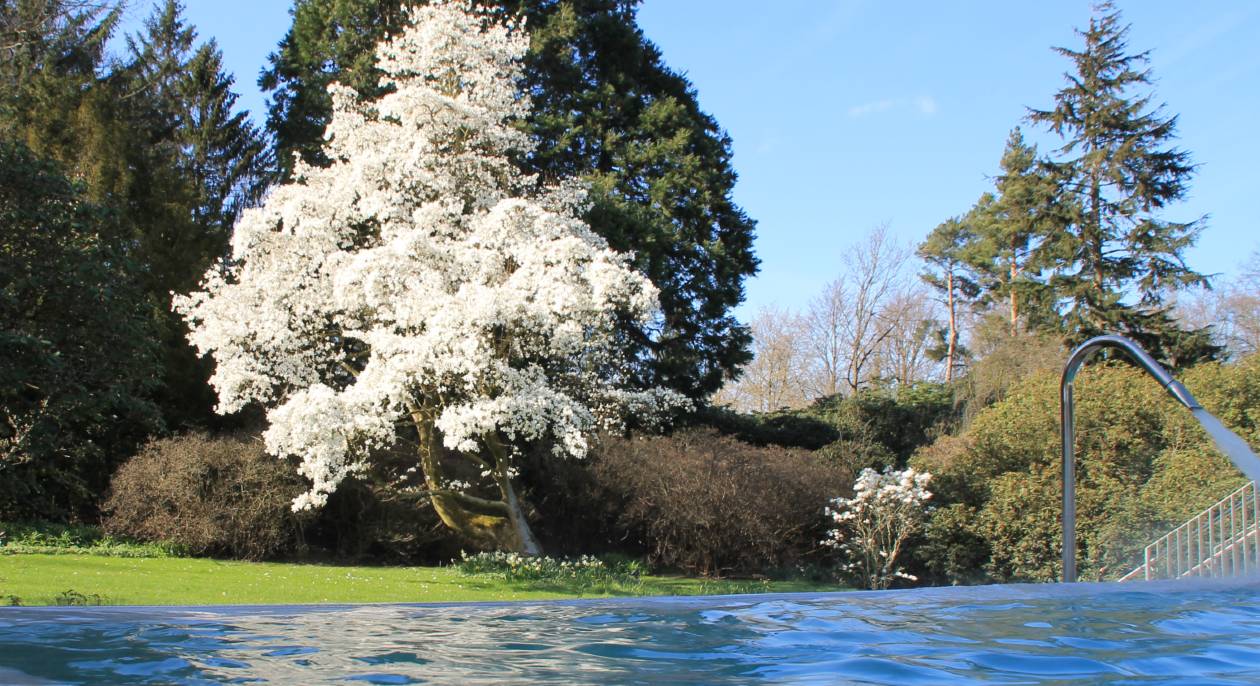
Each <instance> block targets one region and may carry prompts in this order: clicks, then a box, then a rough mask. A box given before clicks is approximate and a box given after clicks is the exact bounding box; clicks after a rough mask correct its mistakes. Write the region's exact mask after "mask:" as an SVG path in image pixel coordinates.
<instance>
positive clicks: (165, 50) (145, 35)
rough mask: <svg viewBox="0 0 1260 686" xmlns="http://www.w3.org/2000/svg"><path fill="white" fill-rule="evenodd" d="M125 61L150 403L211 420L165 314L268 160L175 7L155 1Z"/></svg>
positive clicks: (212, 51) (175, 322)
mask: <svg viewBox="0 0 1260 686" xmlns="http://www.w3.org/2000/svg"><path fill="white" fill-rule="evenodd" d="M128 45H129V48H130V53H131V59H130V61H129V63H128V64H127V65H126V67H125V69H124V70H122V72H121V73H120V75H119V76H118V77H117V78H118V80H119V81H120V82H122V83H123V84H124V86H123V88H124V90H125V91H126V93H127V95H126V97H128V98H129V100H130V107H129V111H130V116H129V119H130V124H131V131H132V135H133V136H134V137H135V138H136V140H137V141H139V142H140V143H141V144H138V145H133V146H132V148H131V150H132V152H131V159H132V165H131V166H132V168H133V169H134V172H133V173H134V174H135V177H136V183H134V184H133V189H134V190H133V192H132V194H131V199H130V206H131V211H132V213H133V215H134V221H135V224H136V228H135V231H136V234H137V238H138V251H137V257H138V259H140V260H141V261H142V262H143V263H144V264H145V265H146V266H147V269H146V271H145V276H146V279H145V283H146V289H147V290H148V291H149V292H150V293H151V294H152V296H153V298H154V300H155V301H156V302H157V303H158V304H159V312H160V313H161V314H159V315H158V320H159V331H160V332H161V335H162V340H163V357H162V381H163V383H162V386H161V389H160V391H159V396H158V399H159V401H160V405H161V406H162V408H163V411H164V412H165V413H166V417H167V420H168V422H169V423H170V424H171V425H172V426H179V425H198V424H204V423H207V422H214V421H215V420H214V419H213V417H214V415H213V413H212V408H213V406H214V397H213V392H212V391H211V389H210V387H209V384H208V383H207V379H208V378H209V375H210V369H209V366H208V363H207V362H204V361H201V360H199V359H198V358H197V356H196V354H195V353H194V351H193V350H192V348H191V347H190V346H189V345H188V342H187V340H186V333H187V329H186V327H185V325H184V324H183V322H182V321H181V320H180V319H179V318H178V317H176V316H175V315H174V313H173V312H171V311H170V308H169V303H170V299H171V294H172V293H175V292H186V291H188V290H190V289H192V288H193V287H194V286H196V284H197V282H198V280H199V278H200V277H201V275H202V274H204V273H205V271H206V269H207V268H208V267H209V266H210V265H211V264H212V263H213V262H215V261H216V260H220V259H222V258H223V257H224V256H225V255H226V253H227V249H228V248H227V245H228V239H229V237H230V235H231V228H232V224H233V223H234V222H235V219H236V216H237V213H238V212H239V210H240V208H241V207H242V206H243V205H244V204H246V203H248V202H249V201H250V200H252V199H253V198H256V197H257V196H258V195H259V193H260V192H261V188H262V184H263V183H264V182H265V180H266V179H267V171H268V162H269V158H268V156H267V154H266V146H265V142H264V138H263V136H262V134H261V132H260V131H258V129H257V128H256V127H255V126H254V125H253V124H252V123H251V122H250V121H249V119H248V115H247V113H245V112H244V111H239V110H237V109H236V106H235V105H236V99H237V96H236V94H235V93H233V92H232V90H231V87H232V83H233V80H232V77H231V76H230V75H227V74H225V73H224V72H223V69H222V55H221V54H220V52H219V49H218V46H217V45H216V44H215V43H214V41H209V42H206V43H204V44H201V45H197V33H196V30H195V28H194V27H192V26H190V25H189V24H187V23H186V22H185V21H184V18H183V7H182V5H181V4H180V3H179V2H177V1H176V0H165V2H163V3H162V4H160V5H158V6H157V7H155V8H154V12H153V14H152V15H151V16H150V17H149V18H148V20H147V21H146V22H145V27H144V30H143V31H142V32H141V33H140V34H139V35H136V36H133V37H130V38H129V40H128Z"/></svg>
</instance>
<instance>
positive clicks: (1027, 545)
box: [912, 356, 1260, 581]
mask: <svg viewBox="0 0 1260 686" xmlns="http://www.w3.org/2000/svg"><path fill="white" fill-rule="evenodd" d="M1058 371H1059V370H1057V369H1054V370H1047V371H1044V372H1041V373H1037V374H1035V375H1033V376H1032V377H1031V378H1029V379H1028V380H1027V381H1026V382H1025V383H1023V384H1022V385H1020V386H1018V387H1017V388H1016V389H1015V390H1013V391H1012V392H1011V393H1010V394H1009V395H1007V396H1006V398H1005V399H1004V400H1002V401H1000V402H998V403H996V404H994V405H992V406H990V407H988V408H987V409H985V410H983V411H982V412H981V413H980V414H979V415H978V416H976V418H975V419H974V420H973V421H972V423H971V425H970V426H969V427H968V429H967V430H966V431H965V432H964V433H963V434H961V435H960V436H957V437H946V438H942V439H941V440H940V441H938V443H937V444H936V445H934V446H932V447H930V448H925V449H924V450H922V451H920V452H919V454H918V455H916V457H915V458H914V459H913V460H912V464H914V465H915V466H916V467H917V468H919V469H927V470H930V471H931V472H932V474H933V475H934V480H933V486H934V488H933V490H934V492H936V493H937V495H938V500H937V502H938V504H940V505H941V506H942V508H943V509H942V510H938V511H937V513H936V514H935V515H934V517H944V518H948V521H950V522H954V523H955V524H956V523H957V522H958V521H959V518H958V516H957V515H958V513H959V512H960V511H964V510H965V511H967V512H971V513H974V516H973V518H971V519H969V520H966V521H968V522H969V523H968V524H967V527H968V531H967V535H965V536H960V535H959V534H958V532H956V531H951V529H950V527H948V526H945V525H944V520H943V522H942V523H941V525H939V526H932V525H929V528H928V530H929V533H930V534H931V535H933V536H938V537H941V538H939V539H934V540H930V541H928V545H927V546H926V547H925V550H932V551H933V554H934V555H936V556H938V557H941V558H945V559H950V558H952V559H953V561H954V563H955V566H954V567H953V569H952V570H950V571H948V574H949V576H947V577H945V578H942V579H940V580H942V581H945V580H953V581H965V580H969V579H970V580H974V579H975V578H977V577H978V576H984V577H985V578H988V579H990V580H992V581H1013V580H1026V581H1050V580H1054V579H1057V578H1058V575H1059V573H1060V561H1059V552H1060V550H1061V522H1060V521H1059V519H1060V512H1061V510H1060V508H1061V497H1062V483H1061V482H1062V472H1061V455H1060V449H1059V441H1058V435H1059V393H1058V391H1059V374H1058ZM1183 381H1184V382H1185V383H1186V385H1187V387H1189V388H1190V389H1191V391H1192V392H1193V393H1194V394H1195V396H1196V397H1197V398H1198V399H1199V401H1200V402H1202V403H1203V405H1204V406H1205V407H1206V408H1207V409H1208V410H1209V411H1210V412H1212V413H1213V414H1216V415H1217V416H1218V417H1220V418H1221V420H1222V421H1223V422H1224V423H1225V424H1226V425H1227V426H1229V427H1230V428H1231V429H1232V430H1234V431H1235V432H1237V433H1238V434H1239V435H1240V436H1242V437H1243V439H1244V440H1246V441H1247V442H1249V443H1250V444H1251V445H1252V446H1253V448H1254V447H1257V446H1260V424H1258V423H1257V418H1256V416H1255V413H1254V412H1253V411H1251V410H1250V409H1249V408H1254V407H1255V406H1256V403H1258V402H1260V358H1257V357H1255V356H1252V357H1250V358H1247V359H1245V360H1243V361H1241V362H1240V363H1237V364H1232V365H1221V364H1217V363H1209V364H1204V365H1200V366H1198V367H1195V368H1193V369H1191V370H1189V371H1188V372H1186V374H1184V376H1183ZM1076 429H1077V431H1076V436H1077V441H1078V442H1077V446H1076V454H1077V456H1078V483H1077V517H1078V537H1079V541H1080V555H1081V561H1080V570H1081V576H1082V578H1085V579H1110V578H1116V577H1118V576H1120V575H1122V574H1124V573H1126V572H1128V571H1129V570H1131V569H1133V567H1135V566H1136V565H1137V564H1138V563H1139V562H1140V556H1141V551H1142V548H1143V547H1144V546H1145V545H1146V544H1147V543H1149V542H1150V541H1151V540H1153V539H1154V538H1156V537H1157V536H1159V535H1162V534H1163V533H1165V532H1166V531H1167V530H1169V529H1171V528H1172V527H1174V526H1177V525H1179V524H1181V523H1182V522H1184V521H1185V520H1186V519H1187V518H1188V517H1190V516H1191V515H1193V514H1196V513H1198V512H1199V511H1201V510H1202V509H1204V508H1206V507H1207V506H1209V505H1211V504H1212V503H1214V502H1215V501H1216V500H1217V499H1219V498H1221V497H1223V496H1225V495H1226V494H1228V493H1229V492H1230V491H1232V490H1233V489H1234V488H1236V487H1238V486H1239V485H1241V483H1242V482H1243V479H1244V477H1242V475H1241V474H1239V473H1238V472H1237V470H1235V469H1234V468H1233V466H1232V465H1231V464H1230V463H1229V461H1228V459H1227V458H1226V457H1224V456H1223V455H1220V454H1219V453H1218V452H1217V451H1216V450H1215V449H1214V448H1213V447H1212V442H1211V440H1210V439H1209V438H1208V437H1207V436H1206V434H1204V433H1203V430H1202V429H1201V428H1200V427H1199V425H1198V423H1197V422H1196V421H1195V419H1194V417H1193V415H1191V414H1190V413H1189V412H1186V410H1185V408H1183V407H1181V406H1180V405H1178V404H1177V403H1175V402H1174V401H1173V400H1171V399H1170V398H1168V397H1167V394H1166V393H1165V391H1164V390H1163V389H1162V388H1160V386H1159V384H1157V383H1154V382H1153V381H1152V380H1151V379H1150V378H1149V377H1148V376H1147V375H1146V374H1145V373H1143V372H1141V371H1139V370H1136V369H1133V368H1130V367H1127V366H1121V365H1107V366H1100V367H1091V368H1089V369H1087V370H1086V372H1085V373H1084V374H1083V375H1082V377H1081V378H1080V380H1079V382H1078V385H1077V389H1076ZM933 532H934V533H933ZM951 540H952V542H950V541H951ZM959 546H963V547H968V546H969V547H971V549H970V550H961V549H959ZM977 552H979V554H977ZM965 560H971V561H972V562H973V563H974V564H975V565H980V568H976V567H971V568H970V569H967V568H965V566H964V565H962V564H961V562H962V561H965ZM937 570H938V571H940V572H945V571H946V570H945V569H944V568H943V566H938V567H937Z"/></svg>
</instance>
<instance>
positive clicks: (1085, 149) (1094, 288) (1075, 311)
mask: <svg viewBox="0 0 1260 686" xmlns="http://www.w3.org/2000/svg"><path fill="white" fill-rule="evenodd" d="M1078 33H1079V35H1080V36H1081V37H1082V38H1083V39H1084V43H1085V45H1084V47H1082V48H1081V49H1080V50H1072V49H1070V48H1055V50H1056V52H1058V53H1059V54H1061V55H1063V56H1065V57H1067V58H1068V59H1069V60H1071V62H1072V67H1073V68H1072V70H1071V71H1070V72H1069V73H1067V74H1066V78H1067V85H1066V86H1065V87H1064V88H1063V89H1062V90H1060V91H1059V92H1058V93H1057V94H1055V98H1054V107H1053V108H1052V109H1049V110H1031V111H1030V113H1029V119H1030V120H1031V121H1032V122H1034V123H1036V124H1040V125H1043V126H1045V127H1047V128H1048V129H1049V130H1050V131H1052V132H1053V133H1056V134H1058V135H1059V136H1061V137H1062V138H1063V139H1064V144H1063V146H1062V147H1061V148H1059V150H1058V151H1057V155H1056V156H1055V159H1053V160H1052V161H1051V162H1050V163H1049V167H1050V168H1051V169H1052V170H1053V171H1054V172H1055V174H1056V177H1057V181H1058V183H1059V188H1060V193H1061V194H1062V196H1063V197H1064V198H1065V199H1066V200H1067V201H1069V202H1070V203H1071V206H1072V207H1073V212H1072V214H1071V216H1070V218H1069V219H1070V221H1069V223H1068V225H1067V228H1066V230H1064V231H1062V232H1059V233H1058V234H1056V235H1055V236H1054V237H1053V242H1052V243H1051V244H1050V245H1047V249H1048V250H1050V251H1051V252H1052V254H1054V255H1055V256H1056V263H1055V265H1054V276H1053V278H1052V280H1051V285H1052V286H1053V287H1054V289H1055V291H1056V292H1057V293H1058V294H1060V295H1061V296H1062V297H1063V298H1065V299H1066V300H1067V302H1068V303H1069V309H1068V312H1067V324H1068V329H1069V333H1070V335H1071V336H1072V337H1073V338H1075V339H1078V340H1079V339H1082V338H1085V337H1088V336H1091V335H1094V334H1097V333H1101V332H1104V331H1111V332H1118V333H1123V334H1127V335H1130V336H1133V337H1135V338H1138V339H1139V340H1141V341H1142V342H1143V343H1145V344H1146V345H1148V346H1150V347H1151V348H1152V349H1154V351H1155V352H1156V353H1157V354H1163V355H1164V357H1165V359H1171V358H1172V357H1176V356H1177V355H1176V354H1175V353H1174V352H1173V351H1174V350H1181V351H1182V352H1183V353H1185V354H1195V355H1198V354H1203V355H1211V354H1213V352H1212V347H1211V345H1210V343H1208V342H1207V336H1206V334H1205V333H1204V332H1183V331H1180V330H1179V329H1178V328H1177V327H1176V323H1175V322H1174V321H1173V320H1172V319H1171V318H1170V317H1169V316H1168V315H1167V313H1166V312H1165V311H1164V296H1165V294H1166V293H1167V292H1169V291H1172V290H1177V289H1181V288H1186V287H1189V286H1197V285H1207V279H1206V278H1205V277H1204V276H1203V275H1201V274H1199V273H1197V272H1195V271H1193V270H1192V269H1190V268H1189V267H1187V266H1186V264H1185V261H1184V259H1183V255H1184V252H1185V250H1186V249H1187V248H1189V247H1190V246H1191V245H1192V244H1193V243H1194V241H1195V239H1196V237H1197V236H1198V234H1199V232H1200V230H1201V229H1202V225H1203V222H1202V219H1196V220H1194V221H1189V222H1175V221H1168V220H1165V219H1161V218H1160V216H1159V212H1160V211H1161V210H1163V209H1164V208H1165V207H1166V206H1168V205H1169V204H1171V203H1174V202H1176V201H1178V200H1180V199H1182V198H1183V197H1184V196H1185V194H1186V191H1187V188H1188V183H1189V181H1190V177H1191V176H1192V175H1193V173H1194V165H1193V164H1192V162H1191V160H1190V155H1189V153H1187V152H1186V151H1184V150H1181V149H1179V148H1176V147H1173V146H1172V145H1171V142H1172V140H1173V139H1174V138H1175V133H1176V126H1177V117H1175V116H1165V115H1164V113H1163V108H1162V106H1152V96H1151V95H1149V94H1148V93H1144V92H1141V91H1142V90H1143V89H1147V88H1149V87H1150V86H1151V84H1152V79H1151V74H1150V71H1149V70H1148V69H1146V66H1145V65H1146V64H1147V62H1148V61H1149V59H1148V53H1145V52H1142V53H1129V52H1128V45H1127V41H1126V37H1127V34H1128V27H1127V26H1126V25H1124V24H1122V23H1121V18H1120V13H1119V12H1118V11H1116V10H1115V9H1114V8H1113V7H1112V5H1111V4H1110V3H1109V2H1104V3H1102V4H1100V5H1098V6H1097V7H1096V8H1095V12H1094V16H1093V17H1092V18H1091V19H1090V22H1089V27H1088V28H1087V29H1086V30H1084V31H1078ZM1130 296H1132V297H1134V298H1135V299H1136V302H1126V300H1125V299H1126V297H1130ZM1194 340H1202V342H1203V343H1204V345H1199V344H1198V343H1194V342H1193V341H1194ZM1196 350H1197V351H1198V352H1195V351H1196ZM1182 361H1183V362H1184V361H1185V360H1184V359H1183V360H1182Z"/></svg>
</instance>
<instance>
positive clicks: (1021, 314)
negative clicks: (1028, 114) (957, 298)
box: [971, 127, 1063, 335]
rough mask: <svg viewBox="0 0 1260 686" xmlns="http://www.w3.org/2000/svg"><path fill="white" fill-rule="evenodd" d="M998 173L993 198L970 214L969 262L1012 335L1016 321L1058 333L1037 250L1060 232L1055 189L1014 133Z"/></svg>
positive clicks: (1042, 261) (1034, 152)
mask: <svg viewBox="0 0 1260 686" xmlns="http://www.w3.org/2000/svg"><path fill="white" fill-rule="evenodd" d="M1001 169H1002V173H1001V174H1000V175H998V176H997V177H996V178H995V179H994V185H995V186H996V190H997V195H996V196H993V197H992V199H991V201H990V202H987V203H980V204H977V206H976V208H975V209H974V210H973V211H972V212H973V215H974V221H973V226H974V228H975V231H976V238H977V240H976V241H975V242H974V244H973V246H972V248H971V260H972V262H973V264H974V265H975V267H976V268H977V269H978V270H980V271H981V272H982V273H983V278H982V282H981V287H982V288H983V290H984V294H985V299H986V301H987V302H988V303H989V304H992V305H997V304H998V303H999V302H1001V301H1005V308H1004V309H1005V310H1006V315H1007V319H1008V321H1009V324H1010V332H1011V335H1016V334H1018V333H1019V332H1020V327H1021V326H1022V324H1021V318H1022V320H1024V321H1026V322H1027V323H1028V324H1029V325H1031V328H1035V329H1046V328H1053V329H1057V328H1058V323H1059V322H1058V317H1057V315H1056V313H1055V311H1054V302H1053V295H1052V293H1051V292H1050V291H1049V290H1048V288H1047V287H1046V285H1045V284H1044V282H1043V280H1042V279H1041V278H1040V277H1041V271H1042V268H1043V266H1044V265H1045V263H1047V262H1049V261H1050V260H1049V257H1048V256H1047V255H1046V254H1044V253H1043V252H1042V251H1040V250H1039V249H1040V248H1041V247H1042V244H1043V243H1044V242H1045V241H1046V240H1047V239H1048V238H1049V237H1052V236H1054V235H1055V234H1057V233H1058V232H1059V231H1060V230H1061V229H1062V226H1063V224H1062V221H1061V219H1060V217H1061V216H1062V210H1061V209H1060V207H1059V204H1058V202H1057V200H1058V197H1057V190H1058V188H1057V185H1056V184H1055V181H1054V179H1053V178H1052V176H1051V175H1050V174H1048V173H1046V172H1045V170H1043V169H1042V167H1041V165H1040V164H1039V161H1038V158H1037V147H1036V146H1035V145H1028V144H1026V143H1025V142H1024V136H1023V133H1022V132H1021V131H1020V130H1019V128H1018V127H1016V128H1015V129H1014V130H1012V131H1011V133H1010V136H1009V138H1008V139H1007V141H1006V149H1005V151H1004V152H1003V153H1002V161H1001Z"/></svg>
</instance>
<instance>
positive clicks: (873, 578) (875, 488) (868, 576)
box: [825, 468, 932, 590]
mask: <svg viewBox="0 0 1260 686" xmlns="http://www.w3.org/2000/svg"><path fill="white" fill-rule="evenodd" d="M931 479H932V475H931V474H928V473H927V472H916V471H915V470H913V469H905V470H900V471H898V470H895V469H892V468H886V469H884V470H883V471H882V472H877V471H875V470H874V469H869V468H868V469H863V470H862V474H861V476H859V477H858V480H857V482H856V483H855V484H854V485H853V497H852V498H836V499H834V500H832V501H831V504H832V506H833V508H834V509H833V508H828V509H827V514H828V515H830V516H831V519H832V521H833V522H835V524H836V528H834V529H832V530H831V531H828V532H827V538H826V539H825V542H826V543H827V544H828V545H832V546H835V547H837V548H839V549H840V551H841V552H843V553H844V555H845V557H846V560H845V562H844V565H843V567H842V570H843V572H844V573H845V575H846V576H848V577H850V578H851V579H853V580H855V581H856V582H857V583H859V584H861V585H862V586H864V587H866V588H869V589H872V590H883V589H886V588H888V587H889V586H890V585H892V583H893V582H894V581H896V580H898V579H905V580H907V581H917V579H916V578H915V577H914V576H913V575H911V574H907V573H905V572H904V571H903V570H902V569H901V567H900V566H898V558H899V557H900V555H901V553H902V551H903V549H904V547H905V545H906V541H907V540H909V539H910V537H911V536H913V535H914V534H915V533H917V532H918V531H919V530H920V528H921V527H922V526H923V520H924V518H925V515H926V514H927V502H928V500H930V499H931V498H932V493H931V491H929V490H928V489H927V486H928V482H929V481H931Z"/></svg>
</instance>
